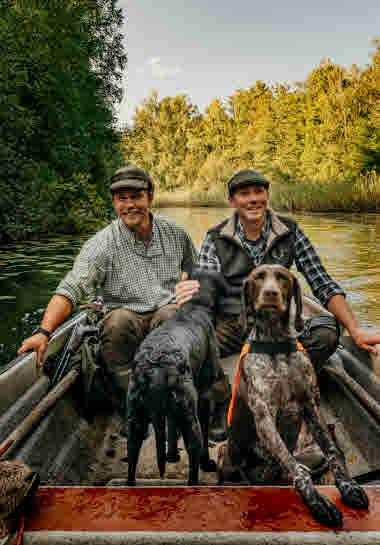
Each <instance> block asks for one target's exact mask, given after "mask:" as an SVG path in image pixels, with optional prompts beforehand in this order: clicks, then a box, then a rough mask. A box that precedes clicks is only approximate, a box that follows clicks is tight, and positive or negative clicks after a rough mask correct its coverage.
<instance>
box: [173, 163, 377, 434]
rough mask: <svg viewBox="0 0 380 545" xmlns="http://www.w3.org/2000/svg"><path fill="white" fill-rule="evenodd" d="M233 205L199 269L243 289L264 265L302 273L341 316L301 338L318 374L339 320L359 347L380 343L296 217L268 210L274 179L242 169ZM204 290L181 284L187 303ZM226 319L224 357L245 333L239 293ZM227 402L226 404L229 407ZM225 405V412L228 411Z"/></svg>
mask: <svg viewBox="0 0 380 545" xmlns="http://www.w3.org/2000/svg"><path fill="white" fill-rule="evenodd" d="M228 194H229V204H230V206H231V207H232V208H234V209H235V213H234V214H233V216H232V217H231V218H229V219H227V220H226V221H223V222H222V223H220V224H219V225H217V226H216V227H213V228H212V229H210V230H209V231H208V232H207V235H206V238H205V240H204V241H203V244H202V247H201V251H200V255H199V265H200V266H201V267H202V268H205V269H208V270H213V271H219V272H222V273H223V274H224V276H225V278H226V280H227V282H228V283H230V284H231V286H241V285H242V282H243V280H244V279H245V278H246V277H247V276H248V275H249V273H250V272H251V271H252V270H253V269H254V268H255V267H258V266H259V265H262V264H278V265H282V266H284V267H286V268H290V267H291V266H292V264H293V263H295V265H296V267H297V270H298V271H299V272H300V273H302V274H303V276H304V277H305V278H306V280H307V282H308V284H309V286H310V288H311V290H312V292H313V294H314V296H315V297H316V298H317V299H318V300H319V301H320V302H321V304H322V305H323V306H325V307H326V308H327V309H328V310H329V311H330V312H331V314H332V315H333V316H334V317H335V318H333V317H332V318H330V319H326V318H324V319H322V320H321V319H319V322H318V318H315V319H314V321H313V322H311V321H309V322H306V327H305V330H304V333H303V334H302V335H301V336H300V337H299V340H300V341H301V343H302V344H303V346H304V347H305V348H306V349H307V350H308V353H309V355H310V358H311V360H312V362H313V364H314V366H315V368H316V370H317V371H318V370H319V369H320V368H321V365H323V363H325V362H326V360H327V358H328V357H329V356H330V355H331V354H332V353H333V352H334V351H335V350H336V348H337V345H338V337H339V328H338V322H339V323H340V324H342V325H343V326H344V327H345V328H346V329H347V330H348V332H349V333H350V335H351V336H352V338H353V339H354V341H355V343H356V344H357V345H358V346H359V347H360V348H364V349H366V350H369V351H374V350H375V348H374V346H372V345H373V344H376V343H379V342H380V334H379V333H378V334H373V333H370V332H368V331H366V330H363V329H361V328H360V327H359V326H358V324H357V322H356V319H355V317H354V316H353V314H352V312H351V309H350V308H349V306H348V303H347V302H346V299H345V295H344V292H343V290H342V289H341V288H340V286H339V285H338V284H337V283H336V282H334V280H333V279H332V278H331V277H330V276H329V275H328V273H327V271H326V270H325V268H324V266H323V265H322V263H321V260H320V258H319V256H318V255H317V253H316V251H315V250H314V248H313V246H312V244H311V242H310V240H309V238H308V237H307V236H306V234H305V233H304V232H303V231H302V229H301V228H300V227H299V226H298V225H297V223H296V222H295V221H293V220H292V219H290V218H287V217H284V216H279V215H278V214H276V213H275V212H274V211H273V210H272V209H271V208H269V206H268V201H269V181H268V180H267V179H266V178H265V176H263V175H262V174H261V173H260V172H257V171H255V170H242V171H240V172H238V173H237V174H235V176H233V177H232V178H231V179H230V180H229V181H228ZM197 290H198V284H197V282H196V281H193V280H188V279H187V277H186V275H184V276H183V279H182V281H181V282H180V283H179V284H178V285H177V286H176V294H177V303H178V304H179V305H182V304H184V303H185V302H186V301H188V300H190V299H191V297H192V295H193V294H194V293H195V292H196V291H197ZM220 308H223V315H221V316H219V317H218V319H217V323H216V334H217V339H218V343H219V347H220V350H221V356H222V357H224V356H228V355H230V354H233V353H236V352H239V351H240V350H241V348H242V345H243V344H244V341H245V338H244V332H243V331H242V328H241V325H240V323H239V314H240V308H241V301H240V297H239V295H235V296H228V297H226V298H225V300H224V301H223V302H222V304H221V305H220ZM220 385H221V387H220V404H221V407H222V408H221V409H220V410H219V416H220V426H221V427H223V425H224V424H223V423H224V422H225V420H226V419H225V416H224V413H225V410H226V407H227V406H228V403H227V402H226V399H227V398H228V397H229V388H228V387H225V388H223V380H221V382H220ZM223 403H224V405H223ZM223 407H224V409H223Z"/></svg>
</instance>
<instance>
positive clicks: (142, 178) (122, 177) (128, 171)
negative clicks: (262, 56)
mask: <svg viewBox="0 0 380 545" xmlns="http://www.w3.org/2000/svg"><path fill="white" fill-rule="evenodd" d="M122 189H147V190H148V191H153V181H152V178H151V177H150V176H149V175H148V174H147V173H146V172H145V170H143V169H142V168H139V167H134V166H129V167H123V168H119V170H117V171H116V172H115V174H114V175H113V176H112V178H111V191H112V192H115V191H119V190H122Z"/></svg>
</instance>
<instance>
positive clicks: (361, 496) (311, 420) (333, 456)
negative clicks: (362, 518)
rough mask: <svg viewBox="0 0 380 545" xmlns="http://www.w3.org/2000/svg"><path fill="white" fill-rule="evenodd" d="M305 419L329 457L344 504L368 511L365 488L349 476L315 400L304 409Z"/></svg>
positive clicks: (309, 402)
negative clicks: (322, 420)
mask: <svg viewBox="0 0 380 545" xmlns="http://www.w3.org/2000/svg"><path fill="white" fill-rule="evenodd" d="M304 418H305V422H306V424H307V426H308V428H309V430H310V431H311V433H312V435H313V437H314V439H315V440H316V441H317V443H318V445H319V446H320V447H321V449H322V451H323V453H324V454H325V455H326V456H327V460H328V463H329V467H330V470H331V471H332V472H333V473H334V475H335V482H336V486H337V487H338V489H339V492H340V493H341V495H342V501H343V503H344V504H345V505H347V506H348V507H352V508H354V509H368V505H369V500H368V496H367V494H366V493H365V491H364V490H363V488H362V487H361V486H360V485H358V484H357V483H356V482H355V481H354V480H353V479H352V478H351V477H350V476H349V474H348V473H347V470H346V468H345V466H344V464H343V463H342V462H341V461H340V459H339V452H338V450H337V448H336V447H335V445H334V444H333V442H332V441H331V439H330V437H329V436H328V433H327V432H326V430H325V429H324V428H323V426H322V424H321V421H320V419H319V418H318V414H317V410H316V405H315V402H314V400H313V399H310V400H309V401H308V403H307V404H306V405H305V407H304Z"/></svg>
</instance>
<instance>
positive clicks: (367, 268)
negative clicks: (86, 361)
mask: <svg viewBox="0 0 380 545" xmlns="http://www.w3.org/2000/svg"><path fill="white" fill-rule="evenodd" d="M159 213H160V214H162V215H165V216H167V217H169V218H171V219H173V220H174V221H175V222H177V223H179V224H182V225H184V226H185V228H186V229H187V230H188V231H189V232H190V234H191V236H192V238H193V240H194V242H195V244H196V246H197V247H199V246H200V244H201V242H202V240H203V238H204V234H205V232H206V231H207V229H209V228H210V227H212V226H214V225H216V224H218V223H219V222H221V221H223V220H224V219H226V218H227V217H228V216H229V215H230V214H231V210H230V209H228V208H163V209H160V210H159ZM288 215H289V216H290V214H288ZM291 217H292V218H293V219H295V220H296V221H297V222H298V223H299V225H300V226H301V227H302V228H303V229H304V231H305V232H306V234H307V235H308V236H309V237H310V239H311V241H312V243H313V245H314V247H315V248H316V249H317V251H318V253H319V255H320V256H321V258H322V261H323V263H324V265H325V266H326V268H327V269H328V271H329V273H330V275H331V276H332V277H333V278H334V279H335V280H336V281H337V282H338V283H339V284H340V285H341V286H342V288H343V289H344V290H345V291H346V293H347V296H348V299H349V301H350V303H351V304H352V307H353V308H354V311H355V314H356V315H357V316H358V318H359V320H360V323H361V324H362V325H364V326H366V325H368V326H371V327H375V326H376V327H380V252H379V249H380V215H378V214H344V215H343V214H323V215H322V214H293V215H291ZM88 238H89V235H86V236H80V237H79V236H76V237H68V236H60V237H57V236H56V237H52V238H46V239H43V240H41V241H27V242H24V243H17V244H12V245H8V246H3V247H0V312H1V315H2V320H1V322H0V365H2V364H5V363H7V362H8V361H9V360H10V359H11V358H13V357H15V355H16V351H17V347H18V346H19V344H20V342H21V340H22V339H23V338H25V337H27V336H28V335H30V333H31V332H32V331H33V329H34V328H35V327H36V326H37V325H38V324H39V323H40V321H41V315H42V313H43V311H44V308H45V306H46V304H47V302H48V300H49V298H50V297H51V295H52V293H53V291H54V289H55V288H56V286H57V284H58V282H59V281H60V279H61V278H62V277H63V276H64V274H65V273H66V272H67V271H68V270H69V269H70V268H71V266H72V263H73V261H74V259H75V256H76V255H77V253H78V252H79V249H80V247H81V246H82V244H83V242H84V241H85V240H87V239H88ZM301 283H302V285H303V287H304V288H305V291H308V288H307V285H306V283H305V282H304V281H303V279H302V278H301Z"/></svg>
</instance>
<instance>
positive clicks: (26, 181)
mask: <svg viewBox="0 0 380 545" xmlns="http://www.w3.org/2000/svg"><path fill="white" fill-rule="evenodd" d="M0 14H1V23H0V40H1V43H2V44H3V45H4V46H5V49H4V50H5V55H3V56H2V57H1V58H0V126H1V129H0V169H1V176H0V179H1V180H2V182H1V187H0V189H1V194H0V214H1V223H2V225H3V226H4V229H3V232H2V236H3V238H4V239H15V238H23V237H26V236H29V235H31V234H37V233H39V232H46V231H48V230H61V229H62V228H63V229H66V230H67V229H73V228H74V229H81V228H83V224H84V223H85V221H86V218H88V217H90V218H91V217H92V218H93V220H94V221H96V219H99V220H101V219H102V218H103V217H104V208H105V205H106V203H107V200H108V201H109V196H108V191H106V187H105V183H104V182H105V178H106V176H108V175H109V173H110V171H111V170H112V169H114V168H115V167H116V166H117V165H118V164H120V161H121V155H120V152H119V151H118V149H119V142H120V135H119V134H118V133H117V131H115V129H114V124H115V123H114V122H115V117H114V112H113V104H114V103H115V101H116V100H118V98H119V96H120V92H121V89H120V86H119V83H118V82H119V81H120V78H121V72H122V70H123V69H124V67H125V62H126V55H125V54H124V53H123V50H122V45H121V36H120V33H119V32H118V31H117V29H118V27H119V26H120V24H121V20H122V18H121V12H120V10H116V8H115V2H114V1H111V0H99V1H95V0H77V1H73V0H59V1H58V0H49V1H47V0H39V1H34V2H33V1H31V0H13V1H12V0H9V1H8V2H7V5H6V6H5V7H4V5H3V4H2V8H1V12H0ZM106 29H108V30H109V32H110V33H111V37H109V38H108V40H107V41H106V43H104V33H105V32H106ZM112 33H113V34H112ZM112 36H113V37H112ZM102 44H103V46H104V47H103V49H102ZM113 54H114V56H115V58H114V60H113V61H112V62H110V61H109V59H110V57H112V55H113ZM25 195H28V196H30V195H33V199H32V203H33V204H32V206H30V200H29V202H27V203H25ZM90 196H91V197H90ZM89 202H90V203H92V206H91V207H90V210H89V205H88V203H89Z"/></svg>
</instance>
